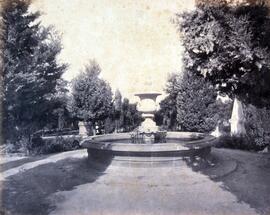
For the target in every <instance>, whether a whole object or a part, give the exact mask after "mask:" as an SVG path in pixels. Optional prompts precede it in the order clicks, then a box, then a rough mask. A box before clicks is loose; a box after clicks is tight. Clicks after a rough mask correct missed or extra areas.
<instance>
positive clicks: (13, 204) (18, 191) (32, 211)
mask: <svg viewBox="0 0 270 215" xmlns="http://www.w3.org/2000/svg"><path fill="white" fill-rule="evenodd" d="M108 165H109V162H108V163H107V164H106V165H102V166H101V165H99V166H98V167H97V166H92V165H91V164H90V163H89V160H88V158H87V157H84V158H66V159H63V160H60V161H58V162H56V163H48V164H43V165H40V166H37V167H35V168H32V169H29V170H27V171H24V172H21V173H18V174H16V175H13V176H10V177H8V178H7V179H6V180H5V181H3V182H2V183H1V195H2V196H1V211H0V214H12V215H15V214H20V215H38V214H42V215H44V214H48V213H49V212H50V211H52V210H53V209H54V202H51V201H50V200H49V199H48V196H49V195H51V194H53V193H55V192H58V191H67V190H72V189H74V187H75V186H78V185H81V184H85V183H92V182H94V181H96V180H97V179H98V178H99V177H100V176H102V175H103V174H105V173H104V171H105V170H106V168H107V167H108Z"/></svg>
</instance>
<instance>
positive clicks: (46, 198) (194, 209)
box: [0, 149, 270, 215]
mask: <svg viewBox="0 0 270 215" xmlns="http://www.w3.org/2000/svg"><path fill="white" fill-rule="evenodd" d="M213 154H214V155H215V156H217V157H220V158H223V159H227V160H236V161H237V163H238V164H239V165H238V168H237V169H236V171H235V172H233V173H231V174H229V175H226V176H224V177H223V178H219V179H216V180H214V179H211V178H210V177H211V174H213V172H211V169H210V170H207V171H205V172H203V173H200V172H196V171H193V170H192V168H190V167H189V166H187V165H183V166H178V167H149V168H141V167H139V168H129V167H118V166H113V165H110V166H107V167H104V168H103V169H96V168H94V167H93V166H92V167H91V165H89V163H88V161H87V153H86V151H85V150H78V151H72V152H64V153H59V154H55V155H50V156H46V157H45V156H43V157H36V158H31V159H30V160H27V159H26V160H18V161H11V162H7V163H4V164H1V165H0V167H1V172H2V173H1V176H2V177H1V181H2V183H1V185H0V188H1V193H2V199H1V211H0V214H1V212H2V213H3V214H12V215H13V214H18V215H19V214H20V215H26V214H27V215H31V214H33V215H36V214H42V215H43V214H51V215H74V214H80V215H84V214H94V215H97V214H102V215H106V214H110V215H111V214H166V215H167V214H168V215H173V214H176V215H181V214H187V215H188V214H193V215H194V214H195V215H204V214H215V215H219V214H221V215H223V214H224V215H230V214H233V215H235V214H236V215H237V214H239V215H240V214H241V215H242V214H245V215H247V214H269V212H270V208H269V205H270V197H269V191H270V171H269V170H270V155H269V154H268V155H262V154H257V153H248V152H243V151H237V150H226V149H214V150H213ZM217 168H218V169H217ZM217 168H216V169H215V173H216V172H217V171H218V170H219V168H220V169H221V170H222V168H224V167H222V165H220V166H218V167H217ZM249 170H250V171H249ZM255 190H256V191H257V192H258V193H257V194H258V195H256V193H255V192H256V191H255Z"/></svg>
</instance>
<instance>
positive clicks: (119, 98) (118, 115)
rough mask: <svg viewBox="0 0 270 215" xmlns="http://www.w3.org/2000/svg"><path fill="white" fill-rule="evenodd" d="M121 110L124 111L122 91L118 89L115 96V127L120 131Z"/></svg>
mask: <svg viewBox="0 0 270 215" xmlns="http://www.w3.org/2000/svg"><path fill="white" fill-rule="evenodd" d="M121 112H122V95H121V92H120V91H119V90H118V89H117V90H116V91H115V96H114V120H115V129H116V132H118V130H119V128H120V127H121V121H122V119H121Z"/></svg>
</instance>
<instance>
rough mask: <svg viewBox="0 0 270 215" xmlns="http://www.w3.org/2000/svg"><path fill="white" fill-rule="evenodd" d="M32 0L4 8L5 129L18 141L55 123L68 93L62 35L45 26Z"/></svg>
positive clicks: (6, 132) (12, 2) (14, 2)
mask: <svg viewBox="0 0 270 215" xmlns="http://www.w3.org/2000/svg"><path fill="white" fill-rule="evenodd" d="M28 7H29V1H20V0H11V1H8V3H6V4H5V5H4V7H3V10H2V14H1V15H2V18H3V28H4V29H3V34H2V35H1V36H2V41H3V42H4V43H3V52H2V58H3V85H4V92H3V93H4V96H3V116H4V117H3V123H4V125H3V128H4V135H5V136H6V139H9V140H11V139H14V140H18V139H20V138H21V137H23V136H29V135H30V134H31V133H32V132H33V131H35V130H37V129H40V128H43V127H44V126H47V125H48V124H52V123H53V122H52V120H53V119H55V116H54V111H53V110H55V109H57V108H59V107H60V106H61V105H62V103H61V98H62V97H59V96H58V95H60V94H61V93H60V91H62V92H63V93H64V92H65V82H64V81H63V80H62V79H61V76H62V74H63V72H64V71H65V69H66V65H64V64H58V63H57V60H56V57H57V55H58V54H59V53H60V51H61V44H60V40H59V38H58V37H57V36H56V34H55V32H54V31H53V29H52V27H48V28H45V27H42V26H41V25H40V23H39V22H38V21H37V20H38V18H39V13H38V12H36V13H31V12H29V11H28Z"/></svg>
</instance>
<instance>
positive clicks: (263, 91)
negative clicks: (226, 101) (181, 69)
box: [178, 2, 270, 107]
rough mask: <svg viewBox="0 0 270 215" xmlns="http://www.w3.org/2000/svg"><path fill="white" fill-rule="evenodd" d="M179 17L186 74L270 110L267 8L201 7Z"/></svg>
mask: <svg viewBox="0 0 270 215" xmlns="http://www.w3.org/2000/svg"><path fill="white" fill-rule="evenodd" d="M178 17H179V20H178V21H179V22H178V27H179V31H180V33H181V36H182V41H183V45H184V48H185V51H184V63H185V67H186V69H187V70H189V71H192V72H194V73H196V74H198V75H202V76H204V77H206V78H207V79H208V80H210V81H211V82H212V83H213V84H214V85H215V86H216V87H217V88H218V90H219V91H221V92H225V93H227V94H229V95H231V96H237V97H238V98H239V99H240V100H241V101H243V102H246V103H251V104H254V105H256V106H259V107H260V106H266V107H269V106H270V85H269V82H270V40H269V37H270V19H269V9H268V7H266V6H265V5H264V4H257V5H254V4H251V5H241V6H238V7H229V6H228V5H227V4H226V2H225V3H223V4H220V5H213V4H210V5H208V4H201V5H199V6H198V7H197V8H196V9H195V10H193V11H191V12H186V13H183V14H181V15H179V16H178Z"/></svg>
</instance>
